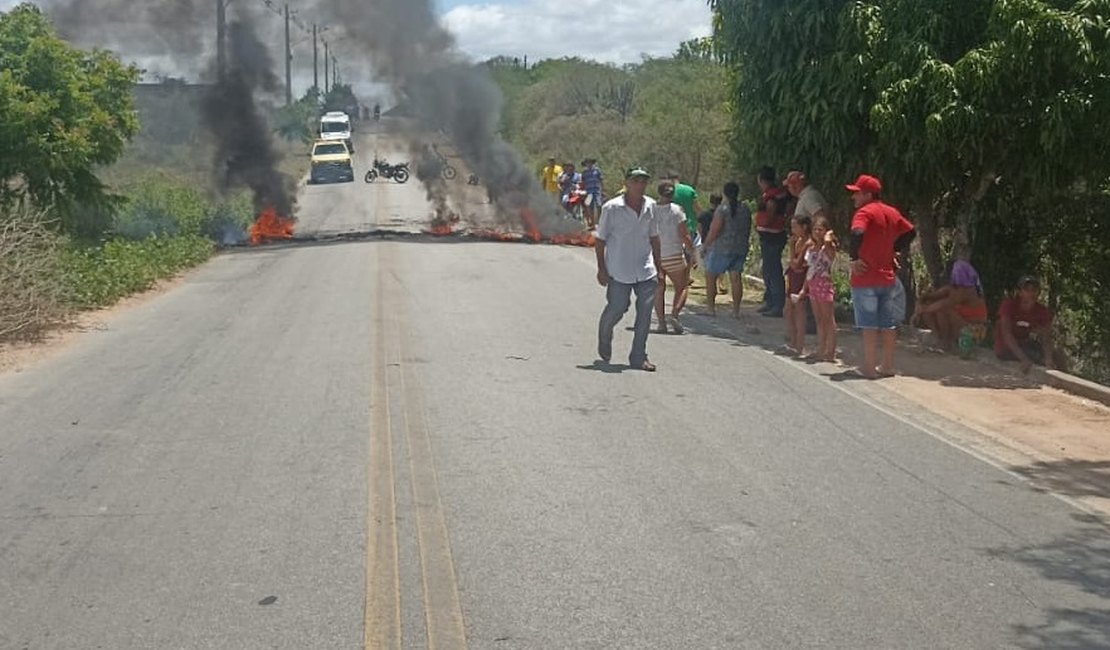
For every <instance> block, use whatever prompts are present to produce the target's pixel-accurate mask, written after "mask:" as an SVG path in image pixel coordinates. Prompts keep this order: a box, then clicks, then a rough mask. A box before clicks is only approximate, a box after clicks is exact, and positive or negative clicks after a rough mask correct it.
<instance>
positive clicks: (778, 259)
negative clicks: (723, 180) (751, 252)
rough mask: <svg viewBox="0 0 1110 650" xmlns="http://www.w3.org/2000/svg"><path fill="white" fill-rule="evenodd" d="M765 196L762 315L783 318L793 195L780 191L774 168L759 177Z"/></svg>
mask: <svg viewBox="0 0 1110 650" xmlns="http://www.w3.org/2000/svg"><path fill="white" fill-rule="evenodd" d="M756 182H758V183H759V188H760V189H761V190H763V194H762V195H760V197H759V204H758V206H759V207H758V210H757V211H756V213H755V228H756V230H757V231H759V250H760V254H761V256H762V259H763V268H762V271H763V286H764V287H765V289H766V291H764V292H763V306H762V307H760V308H759V313H761V314H763V315H765V316H770V317H772V318H782V310H783V307H784V306H785V305H786V278H785V277H784V276H783V273H782V251H783V250H784V249H785V248H786V239H787V236H786V227H787V223H786V222H787V219H788V218H789V216H790V213H791V210H790V206H789V203H790V199H791V196H790V193H789V192H787V191H786V189H785V188H782V187H779V184H778V179H777V177H776V176H775V169H774V168H773V167H763V168H762V169H760V170H759V175H758V176H757V177H756Z"/></svg>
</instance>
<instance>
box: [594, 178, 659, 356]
mask: <svg viewBox="0 0 1110 650" xmlns="http://www.w3.org/2000/svg"><path fill="white" fill-rule="evenodd" d="M650 178H651V174H649V173H647V172H646V171H644V170H643V169H640V168H633V169H630V170H628V173H627V174H626V175H625V187H626V188H627V191H626V192H625V193H624V194H623V195H621V196H618V197H617V198H615V199H613V200H611V201H609V202H608V203H606V204H605V205H604V206H603V207H602V208H601V222H600V223H599V224H598V227H597V244H596V246H595V250H596V252H597V282H598V284H600V285H601V286H603V287H605V288H606V293H605V298H606V305H605V310H604V311H603V312H601V321H600V322H599V323H598V332H597V354H598V356H600V357H601V359H602V360H603V361H605V362H606V363H608V362H609V361H610V359H612V357H613V328H615V327H616V326H617V323H619V322H620V321H621V318H623V317H624V314H625V312H627V311H628V307H629V304H630V303H631V300H632V293H633V292H635V294H636V324H635V327H634V330H635V333H634V334H633V337H632V351H631V353H630V354H629V356H628V363H629V365H630V366H632V368H634V369H637V370H645V371H647V372H654V371H655V364H653V363H652V362H651V361H648V357H647V338H648V333H649V331H650V330H651V311H652V305H653V304H654V302H655V287H656V284H657V280H656V278H657V277H658V276H659V275H660V274H661V273H662V268H661V265H662V260H663V257H662V255H661V253H660V244H659V225H658V224H657V223H656V221H655V219H654V218H653V217H652V211H651V205H652V203H654V201H652V200H651V199H650V198H649V197H647V196H646V195H645V191H646V190H647V184H648V180H649V179H650Z"/></svg>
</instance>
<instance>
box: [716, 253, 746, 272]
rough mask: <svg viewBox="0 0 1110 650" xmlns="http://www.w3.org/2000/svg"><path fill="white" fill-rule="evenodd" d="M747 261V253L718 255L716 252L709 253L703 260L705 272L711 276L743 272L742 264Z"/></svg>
mask: <svg viewBox="0 0 1110 650" xmlns="http://www.w3.org/2000/svg"><path fill="white" fill-rule="evenodd" d="M747 261H748V251H744V252H742V253H718V252H717V251H712V250H711V251H709V255H708V256H707V257H706V258H705V272H706V273H709V274H711V275H723V274H725V273H741V272H742V271H743V270H744V262H747Z"/></svg>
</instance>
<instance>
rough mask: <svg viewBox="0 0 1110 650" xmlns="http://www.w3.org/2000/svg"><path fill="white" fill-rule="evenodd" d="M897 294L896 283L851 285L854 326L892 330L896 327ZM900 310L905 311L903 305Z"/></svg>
mask: <svg viewBox="0 0 1110 650" xmlns="http://www.w3.org/2000/svg"><path fill="white" fill-rule="evenodd" d="M898 294H899V291H898V285H897V284H891V285H887V286H885V287H852V306H853V307H854V309H855V312H856V327H857V328H858V329H861V330H892V329H894V328H895V327H897V326H898V321H897V320H896V316H897V314H896V312H897V311H898V305H897V302H898ZM902 295H903V296H904V295H905V292H902ZM903 305H904V303H903ZM902 310H903V312H904V311H905V307H904V306H903V307H902Z"/></svg>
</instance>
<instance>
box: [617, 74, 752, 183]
mask: <svg viewBox="0 0 1110 650" xmlns="http://www.w3.org/2000/svg"><path fill="white" fill-rule="evenodd" d="M634 74H635V76H636V79H637V80H638V82H637V83H638V84H639V87H640V101H639V102H638V105H637V108H636V119H637V121H638V122H639V123H640V124H642V125H643V126H644V127H646V132H647V133H648V134H650V136H649V137H651V138H653V139H656V140H658V141H660V142H663V143H666V148H665V149H664V150H663V151H660V152H659V153H661V154H663V156H662V158H661V159H656V160H645V161H643V162H644V164H647V165H652V166H667V167H675V168H677V171H679V172H680V173H681V175H682V177H683V178H684V179H686V180H687V181H688V182H690V183H691V184H693V185H695V186H697V185H700V184H701V182H702V181H703V180H709V179H712V180H714V181H718V182H719V183H720V184H723V181H724V180H726V179H725V178H723V177H722V175H727V173H728V172H729V171H731V170H732V167H733V165H732V161H731V160H730V159H729V158H730V156H729V155H728V150H727V143H728V140H729V136H728V127H729V112H728V94H727V89H728V82H729V75H728V71H727V69H726V68H725V67H724V66H722V65H719V64H717V63H715V62H713V61H712V60H709V59H705V58H682V56H681V52H680V55H679V56H678V57H676V58H673V59H649V60H647V61H644V62H643V63H642V64H640V65H639V66H637V67H636V68H635V73H634ZM707 168H708V171H709V175H708V176H709V178H708V179H706V178H704V177H705V176H706V174H705V172H706V171H707ZM660 171H663V170H660Z"/></svg>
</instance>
